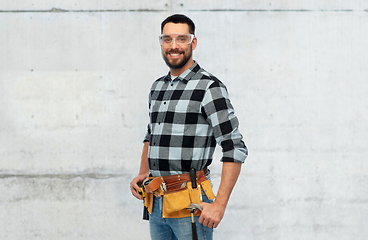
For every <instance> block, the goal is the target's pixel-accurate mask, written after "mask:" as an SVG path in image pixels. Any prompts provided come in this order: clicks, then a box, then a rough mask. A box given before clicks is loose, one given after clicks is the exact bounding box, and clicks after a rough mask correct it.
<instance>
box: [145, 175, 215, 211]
mask: <svg viewBox="0 0 368 240" xmlns="http://www.w3.org/2000/svg"><path fill="white" fill-rule="evenodd" d="M206 170H207V169H205V170H201V171H199V172H197V174H196V180H197V188H196V189H193V188H192V186H191V179H190V176H189V173H185V174H178V175H171V176H163V177H148V178H147V179H146V180H145V181H144V182H143V185H144V188H145V192H146V197H145V199H144V205H145V206H146V207H147V209H148V212H149V213H151V214H152V206H153V196H154V195H155V196H159V197H162V198H163V209H162V217H163V218H181V217H189V216H190V212H189V211H188V210H187V208H188V207H189V206H190V203H197V204H200V203H201V190H203V192H204V193H205V194H206V196H207V197H208V199H210V200H212V199H214V198H215V195H214V194H213V190H212V186H211V182H210V180H207V177H206ZM198 215H200V214H198Z"/></svg>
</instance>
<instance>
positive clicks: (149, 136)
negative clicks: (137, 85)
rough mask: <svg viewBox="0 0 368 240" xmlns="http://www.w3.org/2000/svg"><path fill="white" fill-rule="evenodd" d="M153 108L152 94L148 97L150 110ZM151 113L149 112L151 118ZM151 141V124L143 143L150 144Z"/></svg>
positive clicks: (148, 126) (148, 125)
mask: <svg viewBox="0 0 368 240" xmlns="http://www.w3.org/2000/svg"><path fill="white" fill-rule="evenodd" d="M150 108H151V93H150V94H149V95H148V109H150ZM150 114H151V113H150V111H149V117H150V118H151V115H150ZM150 139H151V125H150V123H148V124H147V132H146V135H145V136H144V139H143V143H145V142H149V141H150Z"/></svg>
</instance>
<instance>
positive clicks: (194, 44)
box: [192, 37, 197, 50]
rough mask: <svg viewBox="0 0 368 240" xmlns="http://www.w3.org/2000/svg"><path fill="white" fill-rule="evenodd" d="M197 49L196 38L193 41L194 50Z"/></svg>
mask: <svg viewBox="0 0 368 240" xmlns="http://www.w3.org/2000/svg"><path fill="white" fill-rule="evenodd" d="M196 47H197V38H196V37H194V38H193V41H192V50H194V49H196Z"/></svg>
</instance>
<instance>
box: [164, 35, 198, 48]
mask: <svg viewBox="0 0 368 240" xmlns="http://www.w3.org/2000/svg"><path fill="white" fill-rule="evenodd" d="M193 38H194V34H185V33H173V34H161V35H160V36H159V40H160V44H161V46H164V47H168V46H171V45H172V43H173V40H174V39H175V42H176V44H178V45H187V44H191V43H192V41H193Z"/></svg>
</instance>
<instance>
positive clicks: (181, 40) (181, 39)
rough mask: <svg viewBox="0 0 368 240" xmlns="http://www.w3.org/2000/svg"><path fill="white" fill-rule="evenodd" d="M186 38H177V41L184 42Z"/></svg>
mask: <svg viewBox="0 0 368 240" xmlns="http://www.w3.org/2000/svg"><path fill="white" fill-rule="evenodd" d="M185 40H186V38H185V37H181V38H178V41H179V42H185Z"/></svg>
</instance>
